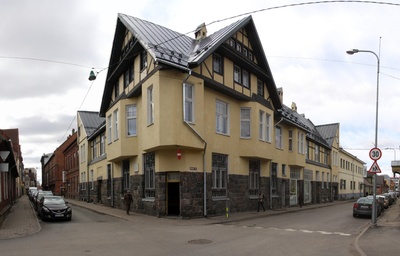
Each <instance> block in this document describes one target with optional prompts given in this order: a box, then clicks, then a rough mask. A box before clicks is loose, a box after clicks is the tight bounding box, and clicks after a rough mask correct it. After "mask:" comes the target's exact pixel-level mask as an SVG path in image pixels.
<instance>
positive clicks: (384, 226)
mask: <svg viewBox="0 0 400 256" xmlns="http://www.w3.org/2000/svg"><path fill="white" fill-rule="evenodd" d="M67 201H68V202H69V204H70V205H72V206H73V207H83V208H86V209H89V210H92V211H94V212H97V213H101V214H107V215H110V216H113V217H116V218H120V219H125V220H127V221H141V222H144V221H152V222H154V221H155V218H156V217H154V216H148V215H143V214H137V213H133V212H132V213H131V214H130V215H126V213H125V211H124V210H121V209H116V208H111V207H107V206H103V205H99V204H93V203H87V202H83V201H77V200H71V199H67ZM341 203H344V202H343V201H334V202H329V203H322V204H314V205H306V206H303V207H302V208H300V207H289V208H286V209H279V210H266V211H265V212H242V213H233V214H230V215H229V216H228V217H227V216H225V215H222V216H210V217H207V218H198V219H190V220H182V219H181V218H178V217H177V218H156V219H157V220H159V221H173V222H174V224H177V225H179V224H183V223H184V224H189V223H190V224H191V225H193V224H198V225H204V224H218V223H229V222H235V221H240V220H247V219H255V218H261V217H268V216H273V215H278V214H285V213H291V212H297V211H306V210H310V209H315V208H321V207H329V206H333V205H336V204H341ZM349 214H351V209H349ZM72 219H73V217H72ZM40 230H41V226H40V223H39V221H38V218H37V217H36V212H35V211H34V209H33V207H32V206H31V203H30V201H29V199H28V197H27V196H22V197H21V198H19V199H18V201H17V203H16V204H15V205H13V206H12V209H11V212H10V214H9V215H8V216H7V218H6V219H5V221H4V223H3V225H2V226H1V227H0V240H1V239H12V238H17V237H23V236H27V235H32V234H35V233H37V232H39V231H40ZM399 231H400V201H399V202H398V203H397V204H395V205H393V206H391V207H390V208H389V209H388V210H386V211H385V213H383V214H382V216H381V217H380V218H378V221H377V225H376V226H375V227H374V226H371V225H370V224H368V225H367V226H366V228H365V229H364V230H362V232H361V233H360V235H359V236H358V237H357V238H356V239H355V247H356V249H357V251H358V252H359V254H360V255H362V256H365V255H378V254H382V253H383V254H384V255H386V254H388V255H392V254H393V253H394V252H396V250H395V248H396V245H397V241H398V239H399V237H398V236H399Z"/></svg>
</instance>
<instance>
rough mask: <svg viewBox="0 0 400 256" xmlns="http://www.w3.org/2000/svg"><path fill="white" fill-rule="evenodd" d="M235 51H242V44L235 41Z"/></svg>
mask: <svg viewBox="0 0 400 256" xmlns="http://www.w3.org/2000/svg"><path fill="white" fill-rule="evenodd" d="M236 51H238V52H242V44H241V43H239V42H236Z"/></svg>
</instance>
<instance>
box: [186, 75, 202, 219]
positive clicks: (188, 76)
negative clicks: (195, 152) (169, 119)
mask: <svg viewBox="0 0 400 256" xmlns="http://www.w3.org/2000/svg"><path fill="white" fill-rule="evenodd" d="M191 74H192V70H191V69H189V70H188V75H187V77H186V78H185V79H184V80H183V81H182V86H183V90H182V98H183V99H182V102H183V104H182V110H183V111H182V113H183V116H182V120H183V122H184V123H185V124H186V125H187V126H188V127H189V128H190V129H191V130H192V131H193V132H194V133H195V134H196V135H197V136H198V137H199V138H200V139H201V140H202V141H203V142H204V149H203V184H204V185H203V195H204V197H203V207H204V213H203V214H204V217H207V175H206V149H207V142H206V140H205V139H204V138H203V137H202V136H201V135H200V134H199V133H198V132H197V131H196V130H195V129H194V128H193V127H192V126H191V125H190V124H189V123H188V122H186V121H185V114H186V113H185V87H184V84H185V83H186V81H187V80H188V79H189V77H190V76H191Z"/></svg>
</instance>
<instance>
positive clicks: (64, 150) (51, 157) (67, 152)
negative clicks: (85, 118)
mask: <svg viewBox="0 0 400 256" xmlns="http://www.w3.org/2000/svg"><path fill="white" fill-rule="evenodd" d="M74 150H75V153H73V151H74ZM77 151H78V146H77V142H76V132H75V130H72V134H71V135H69V136H68V138H67V139H66V140H65V141H64V143H63V144H61V145H60V146H59V147H58V148H57V149H56V150H55V151H54V153H52V154H46V155H43V156H42V158H41V159H40V162H41V163H42V188H43V190H50V191H52V192H53V194H54V195H63V196H65V195H66V193H67V192H68V191H67V188H66V187H67V186H68V183H67V173H68V172H69V169H70V168H72V169H74V166H76V165H77V162H75V161H77V160H75V161H74V165H72V164H71V162H69V161H70V160H71V156H72V158H73V157H74V154H75V157H76V158H77V154H78V153H77ZM68 159H69V160H68ZM77 172H79V171H77Z"/></svg>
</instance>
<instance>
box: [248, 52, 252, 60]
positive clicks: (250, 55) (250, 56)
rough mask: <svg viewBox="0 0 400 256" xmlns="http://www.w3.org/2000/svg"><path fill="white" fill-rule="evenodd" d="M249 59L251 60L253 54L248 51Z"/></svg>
mask: <svg viewBox="0 0 400 256" xmlns="http://www.w3.org/2000/svg"><path fill="white" fill-rule="evenodd" d="M249 59H250V60H253V53H252V52H251V51H249Z"/></svg>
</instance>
